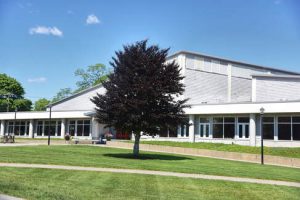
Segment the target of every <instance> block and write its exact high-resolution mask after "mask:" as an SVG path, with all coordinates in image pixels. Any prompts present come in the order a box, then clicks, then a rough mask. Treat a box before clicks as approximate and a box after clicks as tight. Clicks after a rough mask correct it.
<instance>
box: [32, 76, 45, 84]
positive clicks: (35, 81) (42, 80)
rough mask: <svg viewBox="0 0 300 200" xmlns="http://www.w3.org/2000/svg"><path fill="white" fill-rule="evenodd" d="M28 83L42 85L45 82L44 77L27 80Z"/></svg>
mask: <svg viewBox="0 0 300 200" xmlns="http://www.w3.org/2000/svg"><path fill="white" fill-rule="evenodd" d="M27 81H28V83H44V82H46V81H47V78H45V77H36V78H29V79H27Z"/></svg>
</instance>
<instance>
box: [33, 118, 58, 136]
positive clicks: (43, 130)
mask: <svg viewBox="0 0 300 200" xmlns="http://www.w3.org/2000/svg"><path fill="white" fill-rule="evenodd" d="M36 128H37V129H36V134H37V136H48V134H49V131H50V136H60V135H61V132H60V131H61V121H60V120H51V126H49V120H44V121H38V122H37V127H36Z"/></svg>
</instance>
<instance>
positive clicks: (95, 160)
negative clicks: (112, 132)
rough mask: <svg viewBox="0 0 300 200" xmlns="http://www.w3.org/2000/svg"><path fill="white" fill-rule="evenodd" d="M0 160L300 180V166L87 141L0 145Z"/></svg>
mask: <svg viewBox="0 0 300 200" xmlns="http://www.w3.org/2000/svg"><path fill="white" fill-rule="evenodd" d="M0 162H15V163H40V164H57V165H78V166H95V167H112V168H128V169H147V170H160V171H173V172H183V173H202V174H212V175H224V176H238V177H252V178H260V179H274V180H287V181H296V182H300V170H299V169H295V168H287V167H279V166H270V165H265V166H261V165H259V164H254V163H245V162H238V161H229V160H221V159H213V158H204V157H192V156H183V155H175V154H163V153H150V152H147V153H143V155H142V158H141V159H134V158H132V151H131V150H126V149H115V148H105V147H98V146H84V145H67V146H23V147H0Z"/></svg>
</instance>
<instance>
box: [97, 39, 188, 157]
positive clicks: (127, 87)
mask: <svg viewBox="0 0 300 200" xmlns="http://www.w3.org/2000/svg"><path fill="white" fill-rule="evenodd" d="M168 51H169V49H160V48H159V47H158V46H157V45H152V46H147V41H146V40H145V41H140V42H137V43H135V44H133V45H128V46H124V47H123V50H122V51H117V52H116V56H115V57H113V58H112V59H113V61H112V62H111V65H112V67H113V72H114V73H112V74H110V75H109V77H108V81H106V82H104V83H103V86H104V88H106V90H107V91H106V94H104V95H101V94H97V96H95V97H93V98H92V99H91V100H92V102H93V103H95V105H96V116H97V118H98V120H99V122H100V123H104V124H107V126H113V127H115V128H116V129H119V130H125V131H128V132H129V133H133V134H134V136H135V145H134V155H135V156H138V154H139V140H140V134H141V131H143V132H147V133H150V134H154V133H157V132H158V130H159V129H160V128H165V127H169V126H176V125H178V124H179V123H181V122H183V121H184V119H185V116H184V111H183V109H184V108H185V107H187V105H185V103H186V101H187V99H181V98H180V95H182V94H183V92H184V85H183V83H182V79H183V76H182V75H181V74H180V68H179V66H178V64H176V63H175V62H166V57H167V55H168Z"/></svg>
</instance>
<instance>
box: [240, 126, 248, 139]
mask: <svg viewBox="0 0 300 200" xmlns="http://www.w3.org/2000/svg"><path fill="white" fill-rule="evenodd" d="M238 134H239V135H238V137H239V138H249V124H248V123H238Z"/></svg>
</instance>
